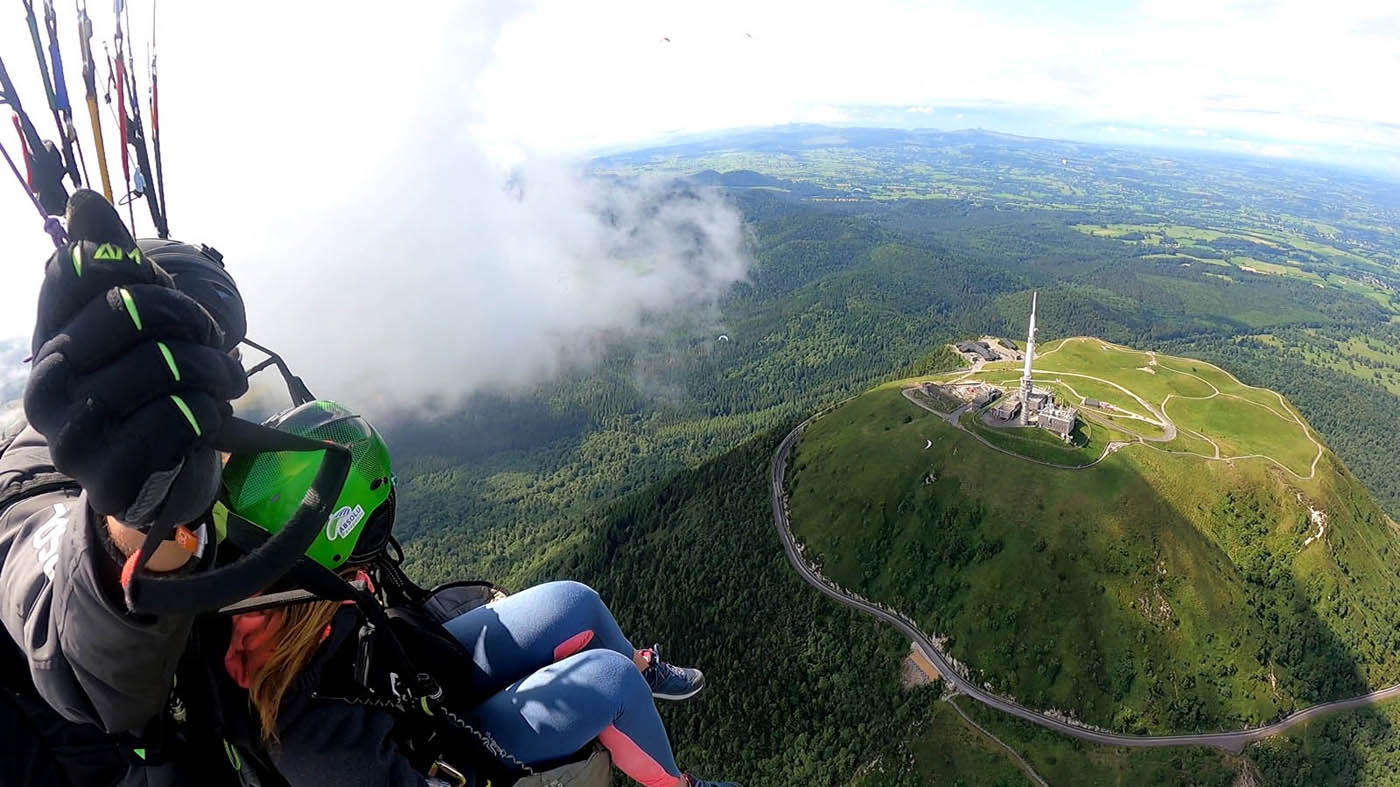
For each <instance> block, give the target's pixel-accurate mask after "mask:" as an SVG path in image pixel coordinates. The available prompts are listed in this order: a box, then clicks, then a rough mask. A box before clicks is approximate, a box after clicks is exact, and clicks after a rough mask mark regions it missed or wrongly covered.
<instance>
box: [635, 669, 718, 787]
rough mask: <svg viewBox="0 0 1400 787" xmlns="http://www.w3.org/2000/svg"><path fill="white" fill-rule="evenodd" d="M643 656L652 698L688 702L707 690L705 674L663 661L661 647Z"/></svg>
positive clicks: (645, 673)
mask: <svg viewBox="0 0 1400 787" xmlns="http://www.w3.org/2000/svg"><path fill="white" fill-rule="evenodd" d="M642 656H643V658H645V659H646V660H647V668H646V669H645V670H644V671H643V672H642V677H644V678H646V679H647V685H648V686H651V696H653V697H655V698H657V699H659V700H686V699H690V698H691V697H694V696H695V695H696V694H698V693H700V690H701V689H703V688H705V673H703V672H701V671H700V670H698V669H690V668H688V667H676V666H673V665H670V664H667V663H666V662H664V661H662V660H661V646H660V645H652V646H651V649H650V650H644V651H642ZM697 783H698V784H712V782H697Z"/></svg>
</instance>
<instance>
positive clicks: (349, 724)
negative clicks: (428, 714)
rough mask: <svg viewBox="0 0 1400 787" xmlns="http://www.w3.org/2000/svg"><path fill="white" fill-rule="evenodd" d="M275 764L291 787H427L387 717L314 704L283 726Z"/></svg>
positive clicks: (361, 709) (360, 709)
mask: <svg viewBox="0 0 1400 787" xmlns="http://www.w3.org/2000/svg"><path fill="white" fill-rule="evenodd" d="M278 726H279V727H280V729H279V735H280V737H281V742H280V743H279V744H278V745H277V746H275V747H273V748H272V758H273V763H274V764H275V765H276V766H277V771H278V772H279V773H280V774H282V777H283V778H285V779H286V780H287V783H288V784H290V785H291V787H319V785H322V784H336V785H339V786H340V787H426V785H428V780H427V779H426V778H425V777H424V776H423V775H422V774H420V773H418V772H417V771H415V770H414V769H413V766H412V765H410V764H409V762H408V760H407V759H406V758H405V757H404V756H403V755H401V754H399V752H398V750H397V749H396V748H395V747H394V743H393V741H392V740H391V739H390V737H389V732H390V730H391V729H393V726H394V719H393V717H392V716H390V715H389V714H388V713H385V712H382V711H376V710H371V709H369V708H364V707H357V706H351V705H345V704H341V703H335V702H327V701H312V702H310V703H307V705H306V706H305V707H304V709H302V710H301V712H300V713H298V714H296V716H295V717H294V718H292V719H287V720H283V721H282V722H281V723H280V724H279V725H278Z"/></svg>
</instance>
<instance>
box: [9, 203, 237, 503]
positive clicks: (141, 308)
mask: <svg viewBox="0 0 1400 787" xmlns="http://www.w3.org/2000/svg"><path fill="white" fill-rule="evenodd" d="M68 231H69V237H70V238H72V242H71V243H69V245H68V246H66V247H65V248H62V249H59V250H57V251H55V252H54V254H53V256H52V257H50V258H49V261H48V264H47V267H46V269H45V271H44V283H43V287H42V289H41V290H40V293H39V314H38V320H37V323H36V326H35V330H34V343H33V349H34V365H33V368H32V369H31V371H30V374H29V381H28V384H27V386H26V387H25V391H24V411H25V415H26V416H27V417H28V419H29V423H30V424H31V425H32V426H33V427H34V428H35V429H37V430H38V431H39V432H40V433H41V434H43V435H44V436H45V437H46V438H48V441H49V450H50V453H51V455H52V457H53V462H54V466H55V467H57V468H58V469H59V470H60V471H62V472H64V473H66V474H68V475H70V476H72V477H73V478H74V479H76V480H77V481H78V483H79V484H80V485H81V486H82V487H83V489H84V491H86V492H87V495H88V501H89V504H90V505H91V506H92V508H93V509H94V510H96V511H97V512H98V513H102V514H112V515H114V516H116V517H117V518H118V519H119V520H121V521H122V522H123V523H125V524H127V525H129V526H132V527H137V528H140V529H143V530H144V529H146V528H148V527H149V526H150V525H151V523H153V522H154V521H156V519H157V517H164V518H165V519H167V520H168V521H174V522H180V523H183V522H188V521H190V520H191V519H193V518H195V517H197V516H199V515H200V514H201V513H203V512H204V511H205V510H206V509H207V508H208V506H209V505H210V504H211V503H212V502H213V499H214V496H215V494H216V492H217V489H218V479H219V459H218V456H217V454H216V453H215V452H214V451H213V449H211V448H209V447H208V446H207V441H208V439H209V438H210V437H211V436H212V435H214V434H215V433H217V432H218V430H219V429H220V428H221V427H222V426H223V424H224V422H225V420H226V419H228V418H229V417H230V416H231V414H232V408H231V407H230V405H229V400H230V399H235V398H237V397H239V396H241V395H242V394H243V393H244V392H245V391H246V390H247V388H248V383H247V380H246V378H245V377H244V374H243V368H242V367H241V366H240V365H239V363H238V362H237V361H236V360H234V359H233V358H232V357H230V356H229V355H227V354H225V353H223V352H221V351H220V350H219V349H218V347H219V346H220V344H221V343H222V341H223V335H222V332H221V331H220V329H219V327H218V325H217V324H215V322H214V320H213V318H211V317H210V316H209V313H208V312H206V311H205V310H204V308H203V307H201V306H200V305H199V304H198V303H196V302H195V301H194V300H193V299H191V298H190V297H188V296H186V295H184V294H183V293H181V292H179V291H178V290H176V289H174V283H173V281H172V279H171V278H170V276H169V275H167V274H166V273H165V271H163V270H161V269H160V268H159V267H158V266H156V265H155V264H153V263H151V262H150V261H148V260H146V259H145V258H144V257H143V256H142V255H141V253H140V251H139V250H138V249H137V248H136V243H135V242H134V241H133V240H132V238H131V236H130V234H129V233H127V231H126V229H125V227H124V226H123V225H122V223H121V217H120V216H119V215H118V214H117V212H116V211H115V210H114V209H113V208H112V206H111V205H110V204H108V203H107V201H106V200H105V199H103V198H102V196H101V195H99V194H97V193H95V192H92V191H88V190H80V191H78V192H76V193H75V194H74V195H73V198H72V199H71V200H70V201H69V204H68Z"/></svg>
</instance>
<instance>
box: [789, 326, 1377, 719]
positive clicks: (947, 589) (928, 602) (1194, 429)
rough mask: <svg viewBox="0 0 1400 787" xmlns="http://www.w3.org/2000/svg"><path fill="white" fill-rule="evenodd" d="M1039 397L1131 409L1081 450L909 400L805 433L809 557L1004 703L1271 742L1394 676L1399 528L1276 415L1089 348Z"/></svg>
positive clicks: (1063, 351) (798, 465)
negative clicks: (1267, 733)
mask: <svg viewBox="0 0 1400 787" xmlns="http://www.w3.org/2000/svg"><path fill="white" fill-rule="evenodd" d="M977 376H978V377H981V378H983V379H987V380H989V381H994V382H1006V381H1010V380H1013V379H1015V378H1016V377H1018V376H1019V370H1018V369H1014V368H1012V365H1011V364H1005V363H1003V364H989V365H988V366H987V367H985V368H984V369H983V370H982V371H981V372H979V373H978V375H977ZM958 377H968V378H969V379H971V377H970V376H969V375H966V374H953V375H945V376H943V377H942V378H941V379H943V380H945V381H946V380H951V379H955V378H958ZM924 379H928V378H924ZM1036 379H1037V382H1038V383H1040V384H1042V385H1046V386H1048V387H1051V388H1054V389H1056V393H1057V396H1058V397H1059V398H1060V399H1061V400H1069V401H1070V402H1072V403H1074V404H1079V403H1081V402H1082V401H1083V399H1084V398H1092V399H1099V400H1101V401H1104V402H1108V403H1110V404H1112V405H1113V406H1114V409H1112V410H1103V411H1089V410H1088V409H1087V408H1081V412H1085V413H1087V415H1088V418H1089V421H1088V423H1087V424H1085V425H1083V426H1082V427H1081V429H1080V430H1079V433H1078V434H1077V444H1076V445H1073V446H1065V445H1063V444H1062V443H1058V441H1057V440H1054V439H1053V438H1051V439H1045V438H1047V437H1049V436H1048V435H1047V434H1046V433H1036V432H1031V431H1030V430H1020V429H1017V430H1000V429H991V428H988V427H985V426H983V425H981V424H980V423H978V422H977V421H976V418H975V416H974V415H971V414H967V415H964V416H963V417H962V419H961V420H960V421H959V423H960V424H961V426H962V428H961V429H959V428H954V427H953V426H952V425H950V424H949V423H948V422H947V421H946V420H945V419H944V418H943V417H941V416H940V415H938V414H935V413H932V412H929V411H928V410H926V409H923V408H921V407H920V406H918V405H917V404H916V403H915V402H913V401H911V400H910V398H908V397H906V396H905V395H904V393H905V390H906V389H907V388H908V387H909V386H910V385H911V384H912V383H913V382H915V381H913V380H909V381H901V382H896V383H890V384H887V385H884V386H881V387H879V388H877V389H875V390H873V391H871V392H869V393H867V394H864V395H862V396H860V397H858V398H857V399H855V400H853V401H851V402H850V403H848V404H846V405H845V406H843V407H841V408H840V409H838V410H837V411H835V412H834V413H832V414H830V415H828V416H826V417H825V418H822V419H820V420H818V421H817V422H815V423H814V424H813V425H811V426H810V427H809V429H808V431H807V432H806V434H805V435H804V436H803V438H802V440H801V441H800V442H799V443H798V445H797V448H796V451H795V453H794V456H793V459H792V462H793V471H792V472H791V473H790V474H789V483H790V484H791V489H790V496H791V497H790V499H791V507H792V514H793V527H794V528H795V530H796V533H797V536H798V537H799V539H800V540H802V541H804V542H805V543H806V544H807V548H808V555H810V556H812V557H813V558H814V559H816V560H817V561H818V562H820V563H821V564H822V566H823V568H824V570H825V572H826V573H827V575H828V576H830V577H832V578H833V579H835V580H836V581H837V582H839V583H841V584H842V585H844V586H846V587H848V588H852V589H854V590H857V591H859V592H860V593H862V594H863V595H865V596H867V597H870V598H875V599H880V600H883V601H886V602H888V603H890V604H892V605H894V606H896V607H898V608H899V609H901V610H903V611H905V612H907V613H909V614H911V615H912V616H914V617H915V619H916V620H918V621H919V622H920V624H921V626H922V627H923V628H924V629H925V631H927V632H930V633H932V634H938V635H943V636H946V637H947V638H948V641H947V650H948V651H949V653H950V654H951V655H953V656H954V657H956V658H958V659H960V660H962V661H964V662H966V663H967V664H968V665H969V666H971V667H972V668H973V669H974V671H976V672H978V673H980V674H981V675H982V676H983V679H985V680H986V681H987V682H989V683H991V684H992V685H993V686H994V687H996V688H997V689H999V690H1001V691H1004V692H1006V693H1008V694H1010V695H1013V696H1015V697H1017V698H1018V699H1020V700H1021V701H1023V702H1025V703H1027V704H1029V705H1031V706H1033V707H1039V708H1056V709H1060V710H1064V711H1068V712H1070V713H1072V714H1073V715H1074V716H1076V717H1078V718H1080V719H1082V720H1084V721H1087V722H1089V723H1092V724H1097V725H1101V726H1104V727H1110V728H1113V729H1117V730H1123V731H1128V732H1147V731H1153V732H1165V731H1188V730H1208V729H1218V728H1227V727H1239V726H1244V725H1246V724H1257V723H1260V722H1263V721H1267V720H1269V719H1272V718H1274V717H1276V716H1278V715H1280V714H1282V713H1285V712H1287V711H1289V710H1291V709H1293V708H1295V707H1298V706H1302V705H1307V704H1312V703H1314V702H1318V701H1322V700H1326V699H1331V698H1335V697H1340V696H1346V695H1351V694H1355V693H1360V692H1362V691H1364V690H1366V688H1367V687H1375V686H1379V685H1381V684H1386V683H1393V682H1395V681H1396V680H1397V679H1400V655H1397V652H1396V644H1397V637H1396V634H1395V631H1394V625H1393V621H1394V620H1396V619H1397V613H1400V603H1398V602H1397V593H1396V590H1397V585H1400V577H1397V572H1396V570H1395V568H1394V567H1393V566H1392V565H1391V563H1390V561H1389V560H1388V556H1389V553H1390V551H1391V549H1392V548H1393V547H1395V546H1396V545H1397V544H1400V538H1397V534H1396V529H1395V526H1394V524H1393V523H1391V522H1390V521H1389V520H1388V519H1387V518H1386V517H1385V516H1384V515H1383V514H1382V513H1381V512H1380V511H1379V509H1378V508H1377V507H1376V506H1375V504H1374V503H1373V502H1372V501H1371V499H1370V497H1369V495H1368V494H1367V493H1366V491H1365V489H1364V488H1363V487H1362V486H1361V485H1360V484H1359V483H1358V482H1357V481H1356V480H1355V479H1354V478H1353V477H1352V476H1351V474H1350V473H1348V472H1347V470H1346V468H1345V467H1343V466H1342V464H1341V463H1340V462H1339V461H1338V460H1337V459H1336V457H1335V456H1334V455H1333V454H1332V453H1331V452H1330V451H1328V450H1326V448H1325V447H1324V446H1323V445H1322V443H1321V440H1320V438H1318V437H1317V435H1316V434H1315V433H1314V432H1313V431H1312V430H1311V428H1310V427H1308V426H1307V424H1306V422H1305V421H1304V420H1303V419H1302V417H1301V416H1300V415H1299V414H1298V413H1297V411H1296V410H1295V409H1294V408H1293V407H1292V406H1291V405H1290V404H1289V403H1288V402H1287V401H1286V400H1285V399H1284V398H1283V397H1282V396H1280V395H1278V394H1276V393H1274V392H1272V391H1268V390H1265V389H1260V388H1251V387H1248V386H1245V385H1243V384H1241V383H1240V382H1238V381H1237V380H1236V379H1235V378H1234V377H1232V376H1231V375H1230V374H1229V373H1227V372H1225V371H1223V370H1221V369H1219V368H1217V367H1215V366H1212V365H1210V364H1207V363H1204V362H1201V361H1195V360H1191V359H1188V358H1177V357H1172V356H1167V355H1160V354H1151V353H1144V352H1138V351H1134V350H1130V349H1128V348H1124V347H1121V346H1117V345H1110V344H1107V343H1105V342H1101V341H1099V340H1097V339H1086V338H1079V339H1070V340H1065V341H1062V342H1057V343H1053V344H1050V345H1046V346H1044V347H1043V348H1042V353H1041V354H1040V355H1039V357H1038V359H1037V362H1036ZM916 398H917V397H916ZM979 438H980V439H979ZM929 441H931V442H932V445H931V446H930V447H929V448H927V449H926V448H925V445H926V443H927V442H929ZM983 441H986V442H983ZM988 443H990V445H988ZM1110 444H1113V445H1112V450H1110ZM997 449H1001V450H997ZM1100 457H1102V460H1101V461H1098V462H1096V463H1095V460H1098V459H1100ZM1044 463H1050V464H1058V465H1071V466H1073V465H1089V466H1087V467H1083V468H1081V469H1065V468H1062V467H1052V466H1049V465H1048V464H1044Z"/></svg>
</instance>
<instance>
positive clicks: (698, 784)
mask: <svg viewBox="0 0 1400 787" xmlns="http://www.w3.org/2000/svg"><path fill="white" fill-rule="evenodd" d="M685 787H739V785H738V784H735V783H734V782H707V781H705V780H704V779H697V778H695V777H694V776H691V775H690V774H688V773H687V774H685Z"/></svg>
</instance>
